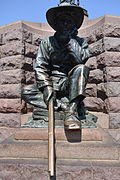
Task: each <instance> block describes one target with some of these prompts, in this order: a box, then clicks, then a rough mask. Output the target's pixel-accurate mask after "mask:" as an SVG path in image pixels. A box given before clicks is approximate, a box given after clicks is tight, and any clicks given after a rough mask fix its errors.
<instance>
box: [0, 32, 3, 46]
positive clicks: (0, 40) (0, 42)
mask: <svg viewBox="0 0 120 180" xmlns="http://www.w3.org/2000/svg"><path fill="white" fill-rule="evenodd" d="M0 45H3V34H0Z"/></svg>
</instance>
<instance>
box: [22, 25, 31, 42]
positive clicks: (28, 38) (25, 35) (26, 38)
mask: <svg viewBox="0 0 120 180" xmlns="http://www.w3.org/2000/svg"><path fill="white" fill-rule="evenodd" d="M22 35H23V37H22V40H23V41H24V42H27V43H32V33H31V32H30V31H28V30H26V29H25V28H24V29H23V34H22Z"/></svg>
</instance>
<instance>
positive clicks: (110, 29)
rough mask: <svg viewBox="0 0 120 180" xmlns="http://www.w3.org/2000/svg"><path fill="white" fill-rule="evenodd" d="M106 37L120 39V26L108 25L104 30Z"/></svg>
mask: <svg viewBox="0 0 120 180" xmlns="http://www.w3.org/2000/svg"><path fill="white" fill-rule="evenodd" d="M103 33H104V36H106V37H118V38H119V37H120V24H119V23H116V24H113V23H106V24H104V30H103Z"/></svg>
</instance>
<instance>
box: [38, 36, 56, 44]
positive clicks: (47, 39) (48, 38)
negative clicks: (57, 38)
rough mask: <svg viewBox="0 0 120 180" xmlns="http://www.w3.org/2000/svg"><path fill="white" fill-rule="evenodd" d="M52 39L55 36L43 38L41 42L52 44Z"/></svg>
mask: <svg viewBox="0 0 120 180" xmlns="http://www.w3.org/2000/svg"><path fill="white" fill-rule="evenodd" d="M52 41H54V36H49V37H46V38H44V39H42V40H41V42H40V44H41V45H43V46H44V45H50V44H51V42H52Z"/></svg>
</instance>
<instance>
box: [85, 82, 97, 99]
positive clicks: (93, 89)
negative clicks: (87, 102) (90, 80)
mask: <svg viewBox="0 0 120 180" xmlns="http://www.w3.org/2000/svg"><path fill="white" fill-rule="evenodd" d="M85 92H86V96H91V97H96V96H97V85H96V84H87V86H86V91H85Z"/></svg>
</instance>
